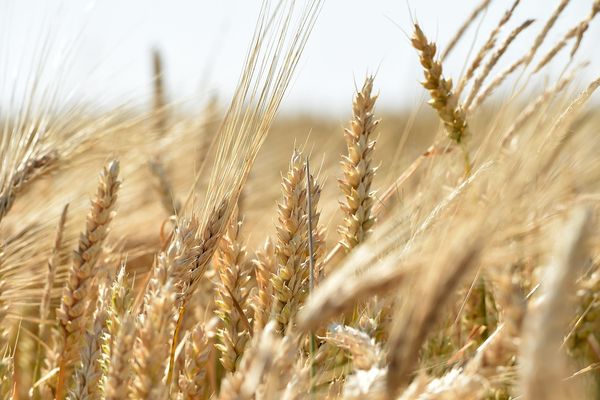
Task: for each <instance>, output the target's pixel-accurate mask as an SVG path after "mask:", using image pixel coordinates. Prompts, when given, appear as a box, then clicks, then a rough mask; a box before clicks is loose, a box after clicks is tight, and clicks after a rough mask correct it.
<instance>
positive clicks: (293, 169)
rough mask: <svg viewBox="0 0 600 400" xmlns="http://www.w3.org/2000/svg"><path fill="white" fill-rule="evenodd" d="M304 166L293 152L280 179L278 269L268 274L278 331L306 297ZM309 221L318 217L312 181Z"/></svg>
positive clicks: (276, 252) (292, 316)
mask: <svg viewBox="0 0 600 400" xmlns="http://www.w3.org/2000/svg"><path fill="white" fill-rule="evenodd" d="M305 176H306V169H305V168H304V163H303V158H302V155H301V153H299V152H298V151H294V153H293V155H292V160H291V162H290V168H289V171H288V173H287V176H286V177H284V178H283V183H282V188H283V198H282V200H281V202H280V203H279V205H278V225H277V245H276V247H275V257H276V260H277V272H276V273H275V274H274V275H273V276H272V277H271V284H272V285H273V307H272V308H273V310H272V311H273V313H274V318H275V319H276V320H277V321H278V323H279V326H278V329H279V331H283V330H285V329H286V328H287V326H288V324H289V323H290V321H291V320H292V319H293V318H294V316H295V315H296V313H297V311H298V308H299V307H300V305H302V304H303V303H304V301H305V300H306V297H307V296H308V289H309V287H308V280H309V268H308V226H307V215H308V211H307V201H306V196H307V190H306V182H305ZM311 186H312V191H313V194H312V196H311V199H312V207H313V210H312V213H313V218H312V222H313V224H314V226H315V227H316V226H317V224H318V220H319V216H318V213H315V210H316V207H317V204H318V200H319V197H320V190H321V189H320V187H319V185H317V184H312V185H311Z"/></svg>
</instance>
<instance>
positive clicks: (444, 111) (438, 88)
mask: <svg viewBox="0 0 600 400" xmlns="http://www.w3.org/2000/svg"><path fill="white" fill-rule="evenodd" d="M411 42H412V45H413V47H414V48H415V49H416V50H417V51H418V52H419V55H420V57H419V61H420V62H421V65H422V66H423V72H424V75H425V80H424V81H423V82H422V85H423V87H424V88H425V89H427V90H428V91H429V94H430V96H431V100H429V102H428V103H429V105H430V106H431V107H433V108H434V109H435V110H436V111H437V113H438V115H439V117H440V119H441V120H442V122H443V124H444V127H445V128H446V132H447V133H448V137H449V138H450V139H451V140H452V141H454V142H455V143H457V144H460V143H462V142H463V140H464V138H465V136H466V135H467V134H468V125H467V120H466V115H465V111H464V110H463V108H462V107H461V106H460V105H459V104H458V98H457V97H456V96H455V95H454V93H453V92H452V80H450V79H448V80H447V79H444V77H443V75H442V64H441V63H440V62H439V61H436V60H435V54H436V51H437V48H436V45H435V43H429V42H428V41H427V37H425V34H424V33H423V31H422V30H421V28H420V27H419V25H417V24H415V31H414V33H413V36H412V38H411Z"/></svg>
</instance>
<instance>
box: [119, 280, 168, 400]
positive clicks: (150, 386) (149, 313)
mask: <svg viewBox="0 0 600 400" xmlns="http://www.w3.org/2000/svg"><path fill="white" fill-rule="evenodd" d="M152 281H154V282H151V284H150V285H149V290H148V291H147V292H146V297H145V299H144V301H145V303H144V311H143V313H142V314H141V316H140V318H139V321H138V325H139V328H138V332H137V337H136V340H135V344H134V347H133V379H132V382H131V385H130V386H131V388H130V389H131V390H130V398H131V399H139V400H142V399H144V400H146V399H156V400H162V399H165V398H167V396H168V393H169V389H168V386H167V385H165V383H164V378H165V369H166V367H167V363H168V360H169V342H170V339H171V337H172V336H171V335H172V333H173V329H172V327H173V309H174V306H175V291H174V290H173V285H172V284H171V281H170V280H167V281H166V282H164V284H163V283H162V282H160V278H157V277H153V278H152Z"/></svg>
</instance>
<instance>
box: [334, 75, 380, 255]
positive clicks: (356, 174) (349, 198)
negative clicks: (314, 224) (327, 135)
mask: <svg viewBox="0 0 600 400" xmlns="http://www.w3.org/2000/svg"><path fill="white" fill-rule="evenodd" d="M372 90H373V77H372V76H370V77H367V78H366V80H365V82H364V84H363V86H362V89H361V90H360V91H359V92H358V93H357V94H356V96H355V97H354V101H353V104H352V111H353V118H352V122H351V127H350V129H346V131H345V134H344V137H345V139H346V145H347V146H348V155H346V156H344V157H343V158H342V162H341V164H342V170H343V171H344V178H343V179H340V180H339V181H338V182H339V185H340V188H341V190H342V193H343V194H344V197H345V203H342V204H341V208H342V211H343V212H344V215H345V218H344V224H343V225H341V226H340V228H339V231H340V233H341V235H342V239H341V240H340V243H341V244H342V246H344V248H345V249H346V251H349V250H351V249H352V248H354V247H355V246H356V245H357V244H359V243H360V242H362V241H363V240H364V239H365V236H366V235H367V234H368V232H369V230H370V229H371V227H372V226H373V224H374V223H375V219H374V218H373V216H372V215H371V208H372V206H373V195H374V194H373V193H372V192H371V185H372V183H373V176H374V175H375V170H376V169H375V168H374V167H373V165H371V164H372V162H373V160H372V152H373V148H374V147H375V141H374V140H373V133H374V131H375V128H376V127H377V125H378V124H379V121H378V120H376V119H375V117H374V115H373V108H374V106H375V101H376V100H377V96H376V95H375V96H373V95H371V92H372Z"/></svg>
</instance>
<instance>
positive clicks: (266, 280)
mask: <svg viewBox="0 0 600 400" xmlns="http://www.w3.org/2000/svg"><path fill="white" fill-rule="evenodd" d="M252 263H253V264H254V275H255V277H256V294H255V295H254V297H253V301H252V306H253V307H254V317H253V319H252V328H253V330H254V334H255V335H256V334H257V333H259V332H260V331H262V330H263V328H264V327H265V325H266V324H267V322H268V321H269V317H270V315H271V305H272V304H273V286H272V285H271V276H272V275H273V274H274V273H275V272H276V271H277V263H276V260H275V247H274V246H273V242H272V241H271V239H270V238H268V239H267V240H266V241H265V244H264V246H263V248H262V249H260V250H259V251H257V252H256V254H255V258H254V259H253V260H252Z"/></svg>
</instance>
